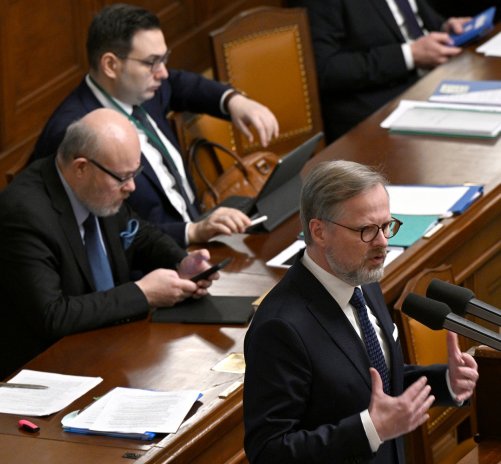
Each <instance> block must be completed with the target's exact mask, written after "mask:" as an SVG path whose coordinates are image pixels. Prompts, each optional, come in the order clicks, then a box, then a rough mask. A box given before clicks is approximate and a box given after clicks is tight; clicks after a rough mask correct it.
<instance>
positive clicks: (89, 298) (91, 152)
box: [0, 108, 210, 378]
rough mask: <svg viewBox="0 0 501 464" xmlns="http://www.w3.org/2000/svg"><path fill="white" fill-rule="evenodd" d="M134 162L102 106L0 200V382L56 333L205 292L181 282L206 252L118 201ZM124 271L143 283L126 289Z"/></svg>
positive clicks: (135, 144)
mask: <svg viewBox="0 0 501 464" xmlns="http://www.w3.org/2000/svg"><path fill="white" fill-rule="evenodd" d="M140 161H141V151H140V146H139V139H138V137H137V134H136V131H135V128H134V127H133V125H132V124H131V123H130V121H128V120H127V119H126V118H125V117H124V116H122V115H120V114H119V113H118V112H116V111H113V110H110V109H104V108H102V109H98V110H95V111H93V112H91V113H89V114H88V115H87V116H85V117H84V118H82V119H81V120H79V121H77V122H76V123H73V124H72V125H70V127H69V128H68V131H67V132H66V135H65V138H64V140H63V142H62V144H61V146H60V147H59V150H58V154H57V157H56V159H54V158H53V157H48V158H45V159H43V160H39V161H36V162H34V163H32V164H31V165H30V166H29V167H28V168H27V169H25V170H24V171H23V172H22V173H21V174H20V175H19V176H17V177H16V178H15V179H14V181H13V182H12V184H10V185H9V186H8V187H7V189H6V190H4V191H3V192H2V193H1V194H0V294H1V295H2V302H1V306H2V311H1V312H0V325H1V327H2V337H1V342H0V343H1V353H2V355H1V357H0V359H1V361H0V368H1V369H0V375H1V377H2V378H3V377H4V376H6V375H8V374H9V373H11V372H12V371H13V370H14V369H16V368H18V367H20V366H21V365H22V364H23V363H25V362H27V361H28V360H29V359H31V358H32V357H34V356H35V355H37V354H38V353H40V352H41V351H42V350H44V349H45V348H47V347H48V346H49V345H50V344H52V343H53V342H55V341H56V340H57V339H59V338H61V337H63V336H65V335H68V334H72V333H75V332H80V331H84V330H91V329H96V328H99V327H102V326H105V325H110V324H117V323H121V322H128V321H130V320H132V319H137V318H139V317H144V316H146V315H147V313H148V310H149V308H150V307H157V306H172V305H173V304H174V303H176V302H178V301H181V300H183V299H185V298H187V297H190V296H195V297H199V296H203V295H205V294H206V293H207V290H206V288H207V287H208V286H209V285H210V281H207V280H206V281H202V282H199V283H198V284H196V283H194V282H192V281H191V280H189V277H190V276H192V275H194V274H196V273H198V272H200V271H202V270H204V269H206V268H208V267H209V265H208V263H207V260H208V259H209V252H208V251H207V250H197V251H194V252H192V253H190V254H187V253H186V251H185V250H184V249H182V248H180V247H179V245H177V244H176V243H175V242H174V240H172V238H171V237H169V236H168V235H167V234H165V233H164V232H162V231H161V230H160V229H158V228H157V227H155V226H154V225H152V224H150V223H148V222H145V221H143V220H141V219H140V218H139V217H137V216H136V215H135V214H133V213H132V211H131V210H130V208H129V207H128V206H127V205H126V204H125V203H124V200H125V199H126V198H127V197H128V196H129V195H130V193H132V192H133V191H134V188H135V184H134V179H135V178H136V176H137V175H138V174H139V172H140V171H141V169H142V165H141V162H140ZM130 269H140V270H141V271H143V272H144V273H145V274H144V277H142V278H141V279H140V280H137V281H136V282H131V277H130Z"/></svg>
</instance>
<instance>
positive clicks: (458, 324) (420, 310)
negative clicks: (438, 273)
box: [402, 293, 501, 351]
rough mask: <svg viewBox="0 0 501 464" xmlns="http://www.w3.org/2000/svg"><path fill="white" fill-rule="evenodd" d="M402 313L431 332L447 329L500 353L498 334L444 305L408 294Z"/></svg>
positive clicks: (500, 338) (500, 345)
mask: <svg viewBox="0 0 501 464" xmlns="http://www.w3.org/2000/svg"><path fill="white" fill-rule="evenodd" d="M402 311H403V312H404V313H405V314H407V316H409V317H412V318H413V319H416V321H418V322H421V324H424V325H425V326H426V327H429V328H430V329H432V330H440V329H447V330H450V331H452V332H456V333H457V334H460V335H464V336H465V337H468V338H471V339H473V340H475V341H477V342H480V343H483V344H484V345H487V346H490V347H491V348H494V349H496V350H499V351H501V337H500V336H499V334H497V333H496V332H494V331H492V330H489V329H486V328H485V327H482V326H481V325H479V324H476V323H475V322H471V321H468V320H467V319H464V318H463V317H461V316H458V315H457V314H455V313H453V312H452V311H451V310H450V308H449V306H447V305H446V304H445V303H442V302H440V301H435V300H432V299H431V298H426V297H424V296H421V295H416V294H415V293H409V294H408V295H407V297H406V298H405V300H404V302H403V303H402Z"/></svg>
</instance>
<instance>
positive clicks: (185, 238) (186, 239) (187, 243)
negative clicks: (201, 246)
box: [184, 222, 191, 246]
mask: <svg viewBox="0 0 501 464" xmlns="http://www.w3.org/2000/svg"><path fill="white" fill-rule="evenodd" d="M190 224H191V222H187V223H186V224H185V225H184V243H186V246H189V245H190V242H189V240H188V227H189V225H190Z"/></svg>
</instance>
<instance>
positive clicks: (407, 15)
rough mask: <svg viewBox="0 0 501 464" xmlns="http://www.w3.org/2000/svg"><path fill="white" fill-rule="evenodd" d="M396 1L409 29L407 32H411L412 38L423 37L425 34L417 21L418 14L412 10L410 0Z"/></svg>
mask: <svg viewBox="0 0 501 464" xmlns="http://www.w3.org/2000/svg"><path fill="white" fill-rule="evenodd" d="M395 3H396V4H397V6H398V9H399V10H400V13H402V16H403V18H404V22H405V27H406V29H407V32H408V33H409V36H410V38H411V39H417V38H418V37H421V36H422V35H423V30H422V29H421V27H420V26H419V23H418V22H417V19H416V15H415V14H414V11H412V8H411V5H410V4H409V1H408V0H395Z"/></svg>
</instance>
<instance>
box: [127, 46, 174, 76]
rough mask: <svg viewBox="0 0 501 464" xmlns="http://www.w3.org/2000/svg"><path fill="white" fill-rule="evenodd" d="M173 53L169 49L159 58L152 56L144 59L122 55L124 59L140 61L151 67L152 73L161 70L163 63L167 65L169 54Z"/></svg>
mask: <svg viewBox="0 0 501 464" xmlns="http://www.w3.org/2000/svg"><path fill="white" fill-rule="evenodd" d="M170 54H171V50H167V52H166V53H165V55H162V56H159V57H157V58H152V59H151V60H143V59H139V58H132V57H130V56H124V57H120V58H121V59H122V60H132V61H137V62H138V63H141V64H144V65H145V66H148V67H149V68H150V71H151V72H152V73H156V72H158V71H160V69H161V68H162V65H164V66H165V67H166V66H167V62H168V61H169V56H170Z"/></svg>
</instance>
